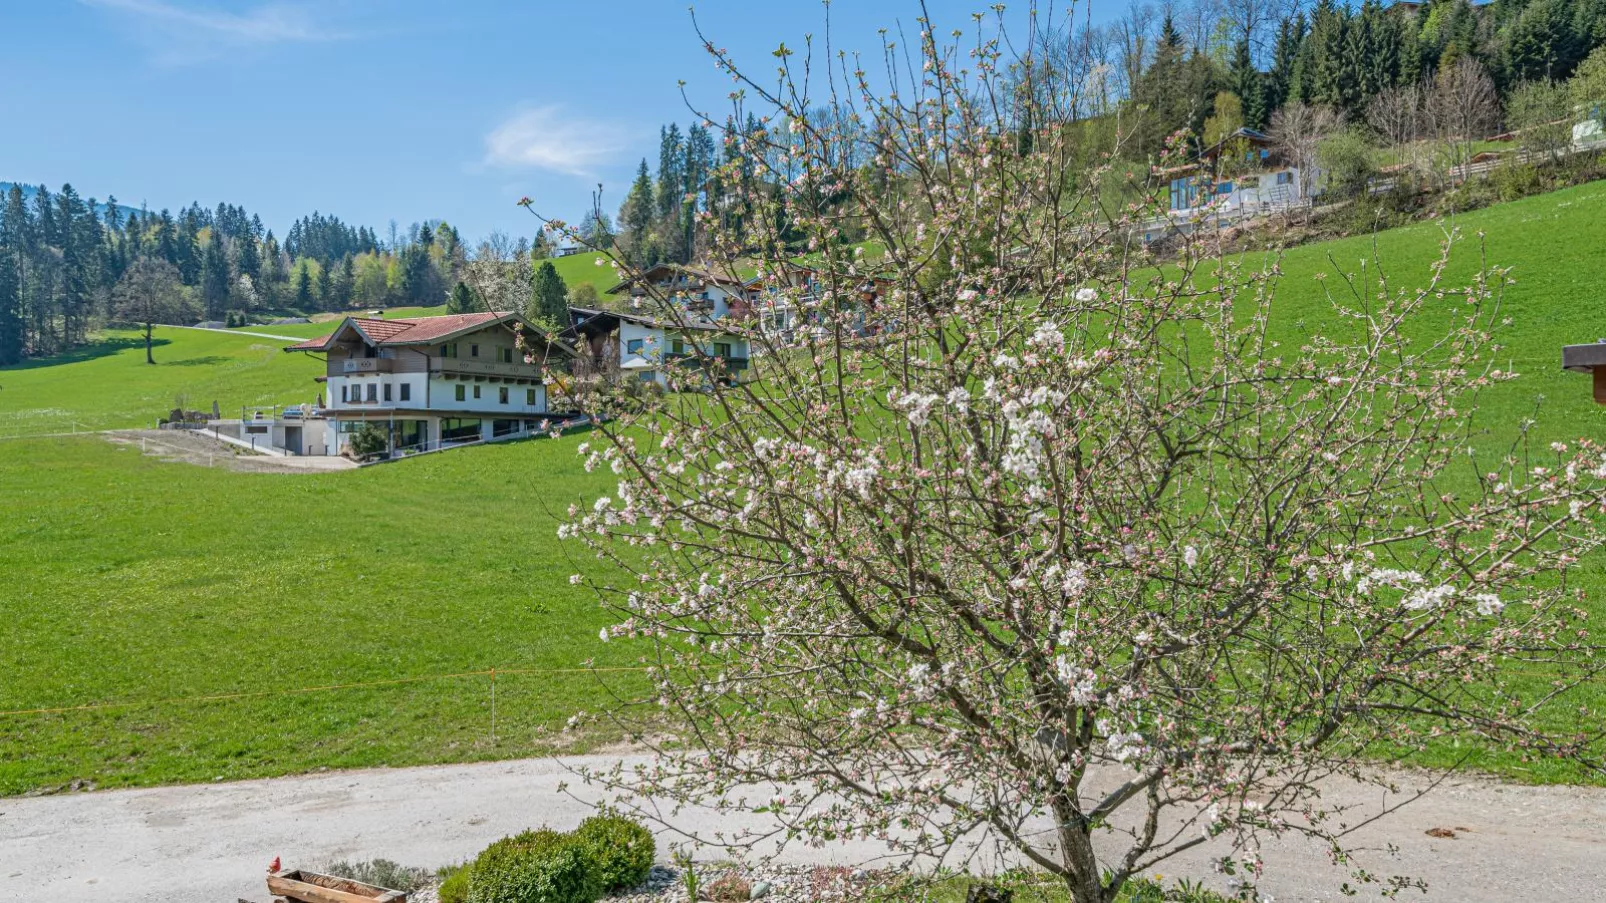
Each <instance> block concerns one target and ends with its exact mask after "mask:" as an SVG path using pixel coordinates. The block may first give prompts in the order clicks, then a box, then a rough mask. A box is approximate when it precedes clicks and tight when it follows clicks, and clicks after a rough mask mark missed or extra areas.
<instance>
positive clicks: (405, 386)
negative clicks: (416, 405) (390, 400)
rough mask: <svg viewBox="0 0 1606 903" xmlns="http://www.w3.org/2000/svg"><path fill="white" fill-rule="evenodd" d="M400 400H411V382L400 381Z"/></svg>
mask: <svg viewBox="0 0 1606 903" xmlns="http://www.w3.org/2000/svg"><path fill="white" fill-rule="evenodd" d="M401 400H402V401H412V400H413V384H412V383H402V384H401Z"/></svg>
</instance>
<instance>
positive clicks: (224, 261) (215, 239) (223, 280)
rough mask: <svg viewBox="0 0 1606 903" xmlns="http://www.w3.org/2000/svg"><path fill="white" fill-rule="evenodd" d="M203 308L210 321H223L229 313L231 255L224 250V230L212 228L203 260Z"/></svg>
mask: <svg viewBox="0 0 1606 903" xmlns="http://www.w3.org/2000/svg"><path fill="white" fill-rule="evenodd" d="M201 306H202V307H203V308H205V310H206V318H207V319H208V320H221V319H223V317H224V316H225V315H226V314H227V313H228V312H229V255H228V254H227V253H225V252H224V250H223V235H222V230H221V229H219V228H217V227H216V226H214V227H212V231H211V234H210V235H208V236H207V239H206V251H205V253H204V254H203V255H202V259H201Z"/></svg>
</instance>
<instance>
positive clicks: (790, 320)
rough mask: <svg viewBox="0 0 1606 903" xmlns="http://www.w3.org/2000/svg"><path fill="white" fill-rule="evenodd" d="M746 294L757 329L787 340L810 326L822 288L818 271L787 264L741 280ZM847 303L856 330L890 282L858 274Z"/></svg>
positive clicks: (872, 309) (878, 301)
mask: <svg viewBox="0 0 1606 903" xmlns="http://www.w3.org/2000/svg"><path fill="white" fill-rule="evenodd" d="M744 288H745V289H746V296H747V315H748V316H751V317H756V318H757V320H758V324H757V325H758V329H759V330H760V331H761V332H763V333H764V334H766V335H768V336H771V337H773V338H775V339H777V340H779V341H780V342H781V343H782V344H787V343H790V342H791V341H793V340H794V339H795V338H797V337H798V336H799V334H800V333H801V332H802V331H803V330H806V329H808V328H810V324H811V322H814V321H817V320H818V315H817V313H816V312H814V311H812V310H811V308H812V307H813V305H814V304H815V303H816V302H817V301H818V300H819V298H820V296H821V294H822V292H823V289H822V287H821V282H820V271H819V270H818V269H816V268H814V267H812V266H808V265H806V264H789V265H786V266H785V267H784V268H781V269H779V270H776V271H772V272H768V273H761V274H759V275H757V276H754V277H753V278H751V279H749V280H747V282H746V283H744ZM854 289H855V290H854V292H853V297H852V299H851V303H852V304H853V305H854V306H855V307H856V309H857V310H858V316H857V317H856V318H855V319H857V321H858V325H857V326H856V327H855V329H857V330H858V331H860V332H863V331H865V329H866V325H865V324H866V321H867V320H868V319H869V318H868V316H867V315H868V314H869V313H870V312H872V311H874V310H875V309H876V307H877V306H878V305H879V304H880V302H881V299H882V298H883V297H885V296H886V295H887V293H888V292H890V291H891V290H892V282H891V280H889V279H886V278H885V277H881V276H873V275H872V276H866V277H862V278H861V279H860V280H859V281H858V282H857V283H856V284H855V285H854Z"/></svg>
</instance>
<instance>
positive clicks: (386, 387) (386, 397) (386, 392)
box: [385, 383, 390, 401]
mask: <svg viewBox="0 0 1606 903" xmlns="http://www.w3.org/2000/svg"><path fill="white" fill-rule="evenodd" d="M385 400H386V401H389V400H390V383H385Z"/></svg>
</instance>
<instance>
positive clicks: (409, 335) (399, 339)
mask: <svg viewBox="0 0 1606 903" xmlns="http://www.w3.org/2000/svg"><path fill="white" fill-rule="evenodd" d="M507 316H509V314H507V313H490V312H485V313H476V314H447V315H446V316H442V317H405V318H398V319H395V320H376V319H372V318H369V317H348V318H346V320H342V321H341V323H340V327H338V328H336V329H335V331H334V332H331V333H330V334H328V335H326V336H320V337H318V338H316V339H308V340H306V341H305V342H297V343H296V344H294V345H291V346H290V347H288V348H286V349H285V350H286V351H326V350H328V347H329V342H330V340H331V339H333V338H334V337H335V335H336V334H337V333H339V332H340V329H341V328H344V327H345V325H346V323H347V322H350V323H351V324H352V325H354V326H356V327H357V328H358V329H360V330H362V332H363V334H364V335H366V336H368V337H369V338H370V339H373V340H374V343H375V344H376V345H423V344H427V343H429V342H434V341H438V340H440V339H442V338H445V337H447V336H451V335H455V334H457V333H459V332H462V331H463V330H465V329H472V328H473V327H476V326H481V325H487V326H488V325H490V324H492V323H494V322H496V321H498V320H501V319H503V318H504V317H507Z"/></svg>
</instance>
